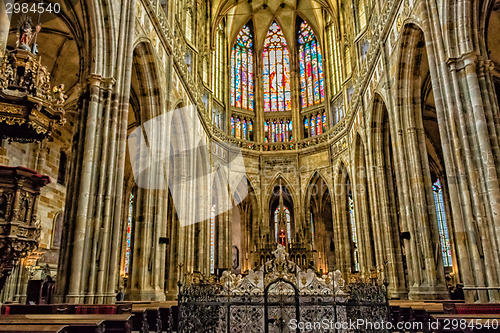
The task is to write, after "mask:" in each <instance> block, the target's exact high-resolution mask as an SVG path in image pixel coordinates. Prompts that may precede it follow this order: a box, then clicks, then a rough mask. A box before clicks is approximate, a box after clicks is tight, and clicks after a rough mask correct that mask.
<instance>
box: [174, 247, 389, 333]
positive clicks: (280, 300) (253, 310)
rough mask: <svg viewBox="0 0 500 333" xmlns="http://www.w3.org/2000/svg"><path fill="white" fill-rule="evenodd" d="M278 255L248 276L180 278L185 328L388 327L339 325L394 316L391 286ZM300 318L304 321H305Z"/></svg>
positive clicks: (245, 331) (217, 331) (231, 332)
mask: <svg viewBox="0 0 500 333" xmlns="http://www.w3.org/2000/svg"><path fill="white" fill-rule="evenodd" d="M283 253H284V249H280V248H278V250H277V253H275V256H276V258H275V259H274V260H271V261H270V262H268V263H266V265H265V266H264V267H263V268H262V269H260V270H258V271H256V272H253V271H250V273H249V274H248V275H247V276H245V277H243V278H242V277H240V276H235V275H232V274H230V273H228V272H224V274H223V276H222V278H221V279H220V280H218V281H215V280H214V279H213V278H208V279H204V278H203V277H202V276H199V275H191V276H190V277H189V278H188V279H187V281H185V284H184V285H182V284H179V286H180V292H179V317H180V318H179V332H180V333H289V332H384V331H386V332H387V331H388V330H384V329H380V328H377V329H373V330H371V329H366V328H363V327H356V329H352V327H348V328H345V327H339V326H337V325H336V324H335V323H348V322H349V321H353V320H354V321H356V320H357V319H359V318H363V320H365V321H367V322H369V321H371V322H381V321H387V320H388V319H389V306H388V302H387V296H386V295H387V293H386V286H384V285H382V284H379V283H375V282H374V281H368V282H367V281H365V282H361V281H358V283H354V284H349V285H348V286H344V283H343V280H342V279H341V274H340V272H338V271H337V272H335V273H330V274H329V275H327V276H323V277H318V276H317V275H316V273H315V272H313V271H311V270H308V271H307V272H303V271H300V269H298V268H297V266H296V265H295V264H294V263H293V262H291V261H288V260H286V253H285V254H283ZM299 324H301V325H302V326H300V325H299Z"/></svg>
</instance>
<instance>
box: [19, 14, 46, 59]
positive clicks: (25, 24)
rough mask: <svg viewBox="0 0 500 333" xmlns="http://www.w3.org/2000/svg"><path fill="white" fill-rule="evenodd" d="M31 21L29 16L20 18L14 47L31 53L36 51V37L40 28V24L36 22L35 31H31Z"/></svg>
mask: <svg viewBox="0 0 500 333" xmlns="http://www.w3.org/2000/svg"><path fill="white" fill-rule="evenodd" d="M32 26H33V21H31V18H30V17H26V16H25V17H23V18H21V20H20V25H19V32H18V34H19V38H18V40H17V43H16V47H17V48H19V49H21V50H25V51H29V52H31V53H33V54H37V53H38V49H37V45H36V38H37V36H38V33H39V32H40V30H42V26H41V24H40V23H39V24H37V25H36V27H35V31H34V32H33V28H32Z"/></svg>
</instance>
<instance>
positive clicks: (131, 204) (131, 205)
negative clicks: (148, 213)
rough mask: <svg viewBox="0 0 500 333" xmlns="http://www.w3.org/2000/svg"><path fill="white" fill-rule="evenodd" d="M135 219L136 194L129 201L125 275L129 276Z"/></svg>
mask: <svg viewBox="0 0 500 333" xmlns="http://www.w3.org/2000/svg"><path fill="white" fill-rule="evenodd" d="M133 217H134V194H133V193H130V197H129V199H128V218H127V247H126V250H125V274H128V270H129V267H130V242H131V240H132V220H133Z"/></svg>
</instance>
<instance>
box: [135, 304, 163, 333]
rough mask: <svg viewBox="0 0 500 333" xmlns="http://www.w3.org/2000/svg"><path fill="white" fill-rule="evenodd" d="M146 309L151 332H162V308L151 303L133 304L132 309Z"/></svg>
mask: <svg viewBox="0 0 500 333" xmlns="http://www.w3.org/2000/svg"><path fill="white" fill-rule="evenodd" d="M136 310H137V311H144V313H145V314H146V320H147V323H148V329H149V332H151V331H152V332H156V333H161V330H162V326H163V325H162V320H161V316H160V308H159V307H158V306H152V305H150V304H141V305H135V304H134V305H133V307H132V311H136Z"/></svg>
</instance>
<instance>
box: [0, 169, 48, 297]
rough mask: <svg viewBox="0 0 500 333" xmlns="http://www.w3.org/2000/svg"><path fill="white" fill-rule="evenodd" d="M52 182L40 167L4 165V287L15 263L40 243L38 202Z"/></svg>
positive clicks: (0, 198)
mask: <svg viewBox="0 0 500 333" xmlns="http://www.w3.org/2000/svg"><path fill="white" fill-rule="evenodd" d="M48 183H50V178H49V177H48V176H43V175H40V174H38V173H37V172H36V171H33V170H30V169H27V168H24V167H7V166H1V165H0V274H1V278H0V290H2V288H3V286H4V284H5V280H6V278H7V276H8V275H9V274H10V272H11V271H12V268H13V265H14V263H15V262H16V261H17V260H19V259H21V258H24V257H26V256H27V255H28V254H29V253H30V252H32V251H33V250H35V249H36V248H37V247H38V241H39V236H40V227H39V224H38V221H37V217H36V211H37V206H38V204H37V203H38V197H39V195H40V189H41V188H42V187H44V186H45V185H47V184H48Z"/></svg>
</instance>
